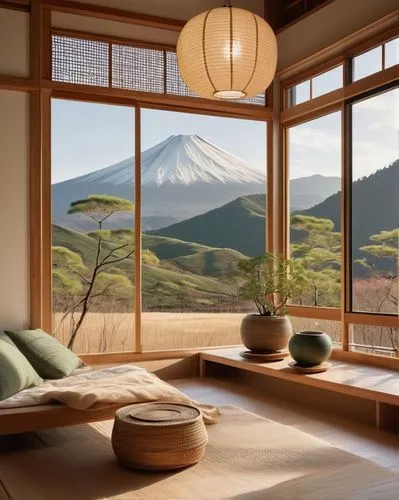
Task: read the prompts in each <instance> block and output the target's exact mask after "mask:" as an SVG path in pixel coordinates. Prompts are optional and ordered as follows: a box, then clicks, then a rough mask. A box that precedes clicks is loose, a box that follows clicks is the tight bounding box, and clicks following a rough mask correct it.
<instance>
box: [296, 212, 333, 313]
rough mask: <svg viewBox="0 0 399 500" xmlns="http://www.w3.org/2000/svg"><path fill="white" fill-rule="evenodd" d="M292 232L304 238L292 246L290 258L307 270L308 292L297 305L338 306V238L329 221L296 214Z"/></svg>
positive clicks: (300, 298)
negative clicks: (299, 233)
mask: <svg viewBox="0 0 399 500" xmlns="http://www.w3.org/2000/svg"><path fill="white" fill-rule="evenodd" d="M291 228H292V229H295V230H297V231H300V232H301V233H302V234H303V237H302V238H301V241H300V242H299V243H294V244H292V245H291V255H292V257H293V258H294V259H295V261H297V262H299V263H300V264H301V265H302V266H303V268H304V269H305V270H306V278H307V283H308V286H307V290H306V291H305V292H306V293H304V294H303V295H302V296H301V297H299V302H300V303H303V302H305V303H306V304H307V305H313V306H319V305H321V304H323V305H325V306H330V307H338V306H339V296H340V280H341V273H340V263H341V235H340V233H338V232H335V231H334V223H333V222H332V221H331V220H329V219H322V218H317V217H313V216H309V215H301V214H296V215H294V216H292V217H291Z"/></svg>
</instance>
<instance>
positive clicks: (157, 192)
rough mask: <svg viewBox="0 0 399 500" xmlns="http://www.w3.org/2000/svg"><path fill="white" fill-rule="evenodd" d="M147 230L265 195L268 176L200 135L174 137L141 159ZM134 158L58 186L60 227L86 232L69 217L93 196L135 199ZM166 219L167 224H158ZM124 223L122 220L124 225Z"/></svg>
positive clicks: (79, 221)
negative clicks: (78, 203) (70, 210)
mask: <svg viewBox="0 0 399 500" xmlns="http://www.w3.org/2000/svg"><path fill="white" fill-rule="evenodd" d="M141 170H142V174H141V176H142V206H143V209H142V211H143V216H144V226H146V220H147V221H148V222H149V221H150V220H151V222H149V224H148V228H155V227H156V226H158V227H159V225H158V222H159V223H160V224H163V223H164V219H165V218H168V222H169V223H173V222H176V221H178V220H182V219H186V218H188V217H192V216H194V215H198V214H200V213H203V212H206V211H208V210H211V209H213V208H216V207H218V206H221V205H223V204H225V203H227V202H229V201H231V200H233V199H234V198H237V197H238V196H243V195H247V194H255V193H262V192H264V190H265V176H264V174H263V173H262V172H261V171H259V170H257V169H255V168H254V167H253V166H252V165H250V164H249V163H248V162H246V161H244V160H242V159H241V158H238V157H236V156H234V155H232V154H230V153H228V152H227V151H224V150H222V149H220V148H218V147H217V146H215V145H213V144H211V143H209V142H207V141H205V140H204V139H202V138H201V137H199V136H197V135H172V136H170V137H168V138H167V139H165V140H164V141H162V142H161V143H159V144H157V145H155V146H153V147H151V148H149V149H147V150H146V151H144V152H143V153H142V155H141ZM133 185H134V158H127V159H126V160H123V161H121V162H119V163H117V164H115V165H111V166H109V167H106V168H103V169H101V170H97V171H95V172H92V173H90V174H87V175H83V176H80V177H75V178H74V179H70V180H67V181H64V182H60V183H58V184H54V185H53V220H54V222H55V223H58V224H63V225H68V226H71V225H73V226H75V227H76V228H79V227H82V222H83V219H81V218H79V217H76V216H73V217H70V216H67V215H66V211H67V210H68V207H69V204H70V203H71V201H73V200H75V199H78V198H82V197H86V196H88V195H89V194H110V195H114V196H120V197H122V198H128V199H133ZM160 216H162V219H163V220H162V221H161V220H159V221H158V220H157V218H159V217H160ZM118 223H119V221H118Z"/></svg>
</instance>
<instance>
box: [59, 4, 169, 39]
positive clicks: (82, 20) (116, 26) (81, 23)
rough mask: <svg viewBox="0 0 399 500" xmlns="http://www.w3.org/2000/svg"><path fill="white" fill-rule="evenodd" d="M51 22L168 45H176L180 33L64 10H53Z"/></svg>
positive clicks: (65, 26) (69, 27)
mask: <svg viewBox="0 0 399 500" xmlns="http://www.w3.org/2000/svg"><path fill="white" fill-rule="evenodd" d="M51 24H52V26H54V27H55V28H63V29H72V30H78V31H86V32H88V33H98V34H100V35H108V36H116V37H118V36H119V37H125V38H133V39H136V40H142V41H145V42H157V43H163V44H168V45H176V43H177V38H178V36H179V33H178V32H176V31H170V30H161V29H158V28H149V27H147V26H139V25H134V24H129V23H120V22H117V21H107V20H106V19H97V18H94V17H86V16H80V15H77V14H65V13H64V12H53V13H52V15H51Z"/></svg>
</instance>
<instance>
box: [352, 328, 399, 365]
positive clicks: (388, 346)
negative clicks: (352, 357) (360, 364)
mask: <svg viewBox="0 0 399 500" xmlns="http://www.w3.org/2000/svg"><path fill="white" fill-rule="evenodd" d="M350 349H351V350H352V351H358V352H365V353H367V354H378V355H380V356H388V357H398V355H399V328H393V327H386V326H377V325H351V328H350Z"/></svg>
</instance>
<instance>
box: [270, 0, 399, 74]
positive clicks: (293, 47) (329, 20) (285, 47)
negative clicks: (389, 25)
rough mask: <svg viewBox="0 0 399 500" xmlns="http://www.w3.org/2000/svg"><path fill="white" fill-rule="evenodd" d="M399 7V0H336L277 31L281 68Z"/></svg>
mask: <svg viewBox="0 0 399 500" xmlns="http://www.w3.org/2000/svg"><path fill="white" fill-rule="evenodd" d="M398 8H399V2H398V0H335V1H334V2H332V3H330V4H328V5H327V6H326V7H323V8H322V9H319V10H317V11H316V12H314V13H313V14H310V15H309V16H307V17H305V18H304V19H302V21H299V22H297V23H295V24H294V25H292V26H290V27H288V28H286V29H284V30H283V31H281V32H280V33H279V34H278V35H277V43H278V70H282V69H285V68H287V67H288V66H291V65H292V64H295V63H296V62H298V61H301V60H302V59H304V58H305V57H308V56H310V55H312V54H313V53H315V52H317V51H319V50H321V49H323V48H325V47H328V46H329V45H331V44H332V43H334V42H337V41H339V40H341V39H342V38H344V37H346V36H348V35H350V34H351V33H353V32H355V31H357V30H359V29H361V28H363V27H365V26H367V25H369V24H371V23H372V22H373V21H376V20H377V19H378V18H380V17H383V16H385V15H386V14H389V13H390V12H393V11H394V10H396V9H398Z"/></svg>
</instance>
